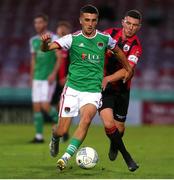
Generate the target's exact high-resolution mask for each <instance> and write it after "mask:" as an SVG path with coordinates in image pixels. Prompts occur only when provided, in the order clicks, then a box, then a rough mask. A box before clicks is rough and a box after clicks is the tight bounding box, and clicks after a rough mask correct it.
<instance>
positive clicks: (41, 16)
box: [34, 13, 48, 22]
mask: <svg viewBox="0 0 174 180" xmlns="http://www.w3.org/2000/svg"><path fill="white" fill-rule="evenodd" d="M36 18H42V19H43V20H44V21H46V22H48V16H47V15H46V14H44V13H38V14H36V15H35V16H34V19H36Z"/></svg>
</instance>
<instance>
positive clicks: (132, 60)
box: [128, 55, 138, 64]
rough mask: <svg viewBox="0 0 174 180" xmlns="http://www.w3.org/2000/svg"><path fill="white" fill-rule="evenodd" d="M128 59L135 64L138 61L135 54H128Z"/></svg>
mask: <svg viewBox="0 0 174 180" xmlns="http://www.w3.org/2000/svg"><path fill="white" fill-rule="evenodd" d="M128 60H129V61H131V62H133V63H135V64H137V62H138V57H137V56H135V55H130V56H129V57H128Z"/></svg>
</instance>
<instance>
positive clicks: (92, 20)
mask: <svg viewBox="0 0 174 180" xmlns="http://www.w3.org/2000/svg"><path fill="white" fill-rule="evenodd" d="M97 23H98V15H97V14H91V13H83V14H81V16H80V24H81V25H82V31H83V33H84V34H85V35H86V36H88V37H92V36H93V35H95V30H96V26H97Z"/></svg>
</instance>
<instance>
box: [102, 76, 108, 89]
mask: <svg viewBox="0 0 174 180" xmlns="http://www.w3.org/2000/svg"><path fill="white" fill-rule="evenodd" d="M108 83H109V80H108V78H107V76H105V77H104V78H103V81H102V90H103V91H104V90H105V89H106V86H107V84H108Z"/></svg>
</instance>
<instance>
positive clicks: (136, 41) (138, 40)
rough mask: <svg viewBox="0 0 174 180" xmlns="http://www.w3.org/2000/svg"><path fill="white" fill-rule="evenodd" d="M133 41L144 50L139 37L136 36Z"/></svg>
mask: <svg viewBox="0 0 174 180" xmlns="http://www.w3.org/2000/svg"><path fill="white" fill-rule="evenodd" d="M133 41H134V42H135V43H136V45H137V46H138V47H139V48H141V49H142V46H141V42H140V39H139V37H138V36H137V35H134V38H133Z"/></svg>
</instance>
